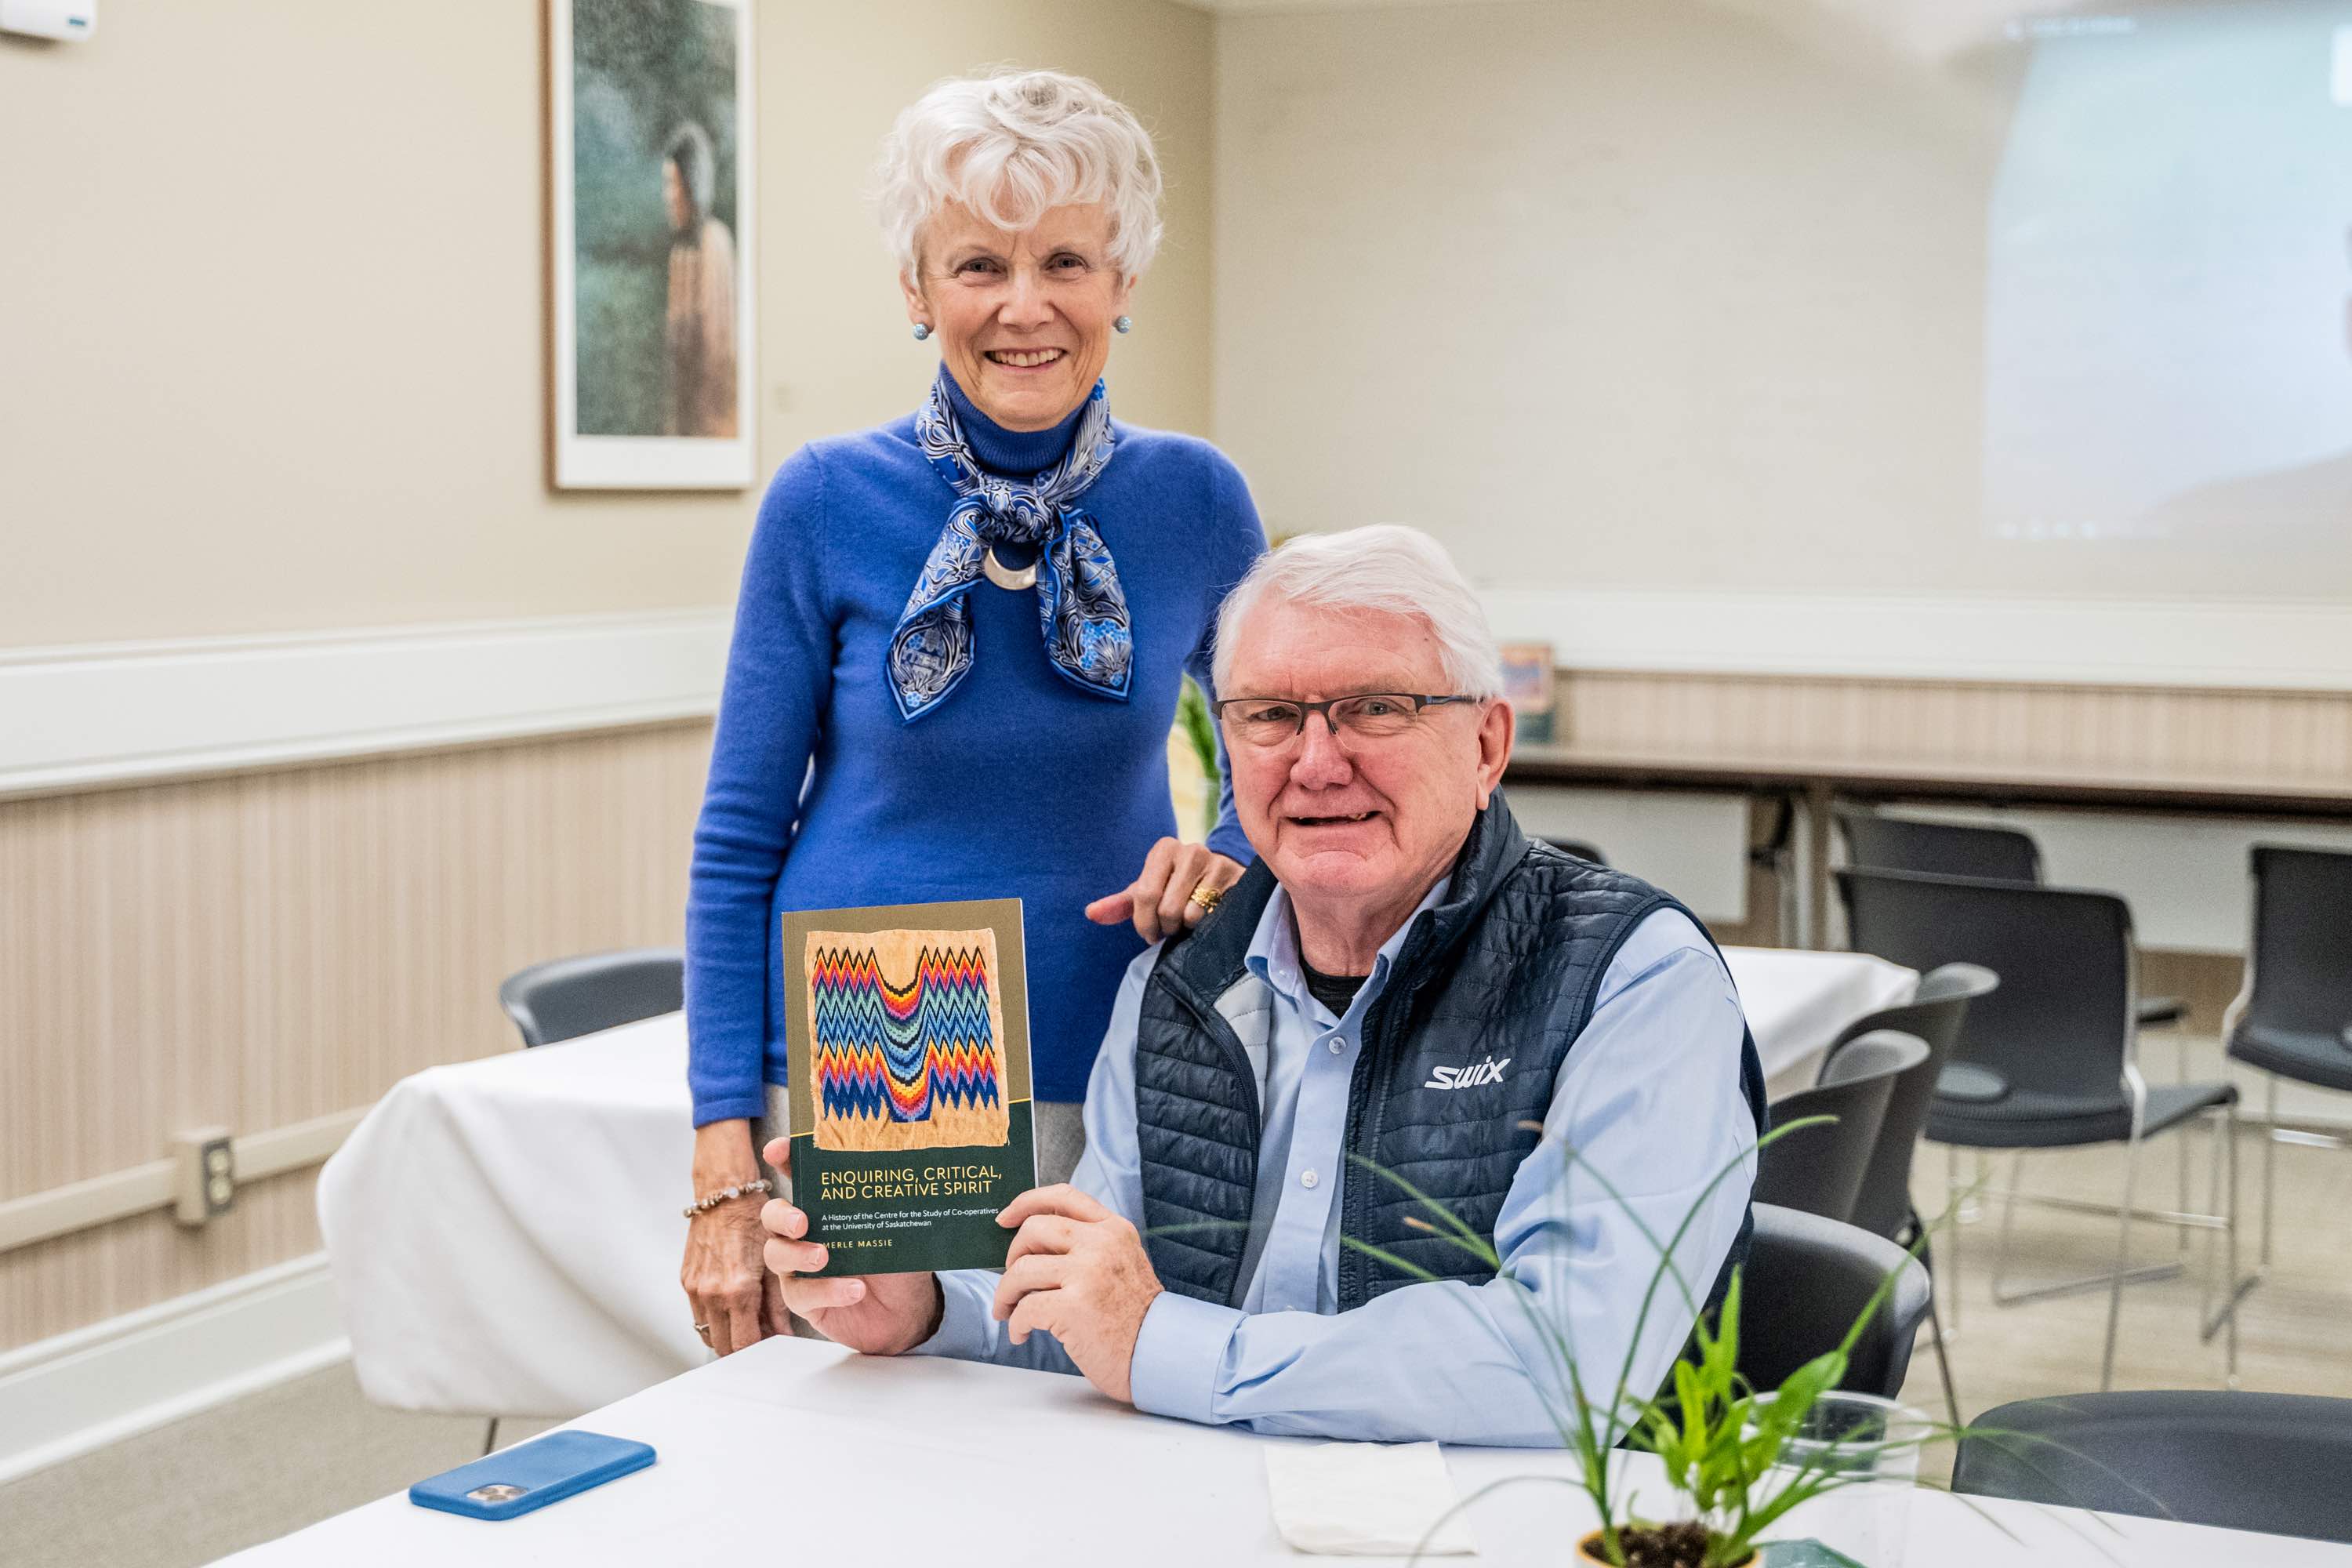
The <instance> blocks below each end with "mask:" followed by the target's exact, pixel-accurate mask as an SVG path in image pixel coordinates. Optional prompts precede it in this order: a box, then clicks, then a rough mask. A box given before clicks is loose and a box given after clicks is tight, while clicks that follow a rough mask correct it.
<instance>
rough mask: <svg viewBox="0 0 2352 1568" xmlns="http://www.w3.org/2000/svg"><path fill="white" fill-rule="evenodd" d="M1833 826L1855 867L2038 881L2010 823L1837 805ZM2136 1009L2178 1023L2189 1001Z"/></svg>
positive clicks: (2151, 1021) (2034, 860)
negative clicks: (1921, 818) (1924, 817)
mask: <svg viewBox="0 0 2352 1568" xmlns="http://www.w3.org/2000/svg"><path fill="white" fill-rule="evenodd" d="M1837 825H1838V830H1839V831H1840V832H1842V833H1843V834H1844V835H1845V853H1846V859H1847V861H1848V862H1849V863H1851V864H1853V865H1855V866H1864V867H1869V868H1873V869H1874V870H1881V871H1916V872H1919V873H1921V874H1922V875H1925V876H1929V877H1976V878H1979V879H1983V880H1985V881H1989V882H2036V883H2038V882H2040V881H2041V880H2042V848H2041V846H2039V845H2037V844H2035V843H2034V842H2033V840H2032V837H2030V836H2028V835H2026V834H2024V833H2021V832H2019V831H2018V830H2017V829H2016V828H2014V827H1979V826H1976V825H1974V824H1972V823H1958V822H1915V821H1913V820H1911V819H1910V818H1908V817H1901V816H1879V815H1878V814H1877V813H1876V812H1874V811H1869V810H1865V809H1864V808H1862V807H1860V806H1851V805H1842V806H1839V807H1838V808H1837ZM2138 1007H2139V1021H2140V1023H2141V1025H2142V1026H2156V1025H2159V1024H2178V1023H2179V1022H2180V1020H2181V1019H2183V1018H2185V1017H2187V1016H2189V1005H2188V1004H2187V1003H2186V1002H2183V1001H2182V1000H2181V999H2180V998H2179V997H2178V996H2143V997H2141V998H2140V999H2139V1002H2138ZM2181 1062H2182V1068H2181V1076H2182V1077H2183V1078H2186V1077H2188V1066H2187V1064H2188V1058H2187V1057H2186V1056H2185V1055H2184V1056H2183V1057H2182V1058H2181Z"/></svg>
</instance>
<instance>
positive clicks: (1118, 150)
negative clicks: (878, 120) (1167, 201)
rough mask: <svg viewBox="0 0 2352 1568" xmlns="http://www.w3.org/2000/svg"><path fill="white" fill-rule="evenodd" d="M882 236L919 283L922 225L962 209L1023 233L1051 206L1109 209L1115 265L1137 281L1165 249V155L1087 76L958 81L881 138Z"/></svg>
mask: <svg viewBox="0 0 2352 1568" xmlns="http://www.w3.org/2000/svg"><path fill="white" fill-rule="evenodd" d="M878 172H879V174H880V176H881V186H880V196H879V202H880V206H881V210H882V231H883V235H884V237H886V238H887V241H888V242H889V246H890V251H891V254H892V255H893V256H895V257H897V258H898V270H899V271H900V273H901V274H903V275H904V276H906V277H908V278H909V279H911V278H913V277H915V276H916V267H917V262H918V259H919V258H917V256H916V247H917V246H918V245H919V243H920V241H921V238H922V229H923V225H924V224H925V223H926V222H927V221H929V218H930V216H931V215H932V214H933V213H935V212H937V211H938V210H939V209H940V206H941V205H943V204H944V203H948V202H960V203H961V204H962V205H965V206H967V207H969V208H971V210H972V211H973V212H974V213H976V214H978V215H979V216H980V217H981V218H982V221H984V222H986V223H989V224H992V225H994V226H996V227H998V228H1002V229H1009V230H1011V231H1013V232H1014V233H1016V234H1017V233H1020V232H1021V231H1023V230H1024V229H1027V228H1029V227H1030V226H1033V225H1034V224H1035V223H1036V221H1037V220H1038V219H1039V218H1041V217H1043V216H1045V214H1046V212H1047V211H1048V210H1050V209H1051V208H1054V207H1058V206H1069V205H1078V204H1084V203H1091V202H1100V203H1101V204H1102V205H1104V206H1106V207H1108V208H1109V209H1110V233H1111V240H1110V245H1111V251H1110V260H1111V263H1112V265H1114V266H1116V267H1117V268H1118V269H1119V271H1120V272H1121V273H1122V274H1124V275H1125V276H1127V277H1129V278H1132V277H1134V276H1136V275H1137V274H1138V273H1140V272H1141V271H1142V270H1143V269H1144V268H1146V267H1148V266H1150V263H1151V258H1152V256H1153V255H1154V253H1156V252H1157V251H1158V250H1159V248H1160V160H1159V159H1158V158H1157V157H1155V156H1154V155H1153V153H1152V151H1151V136H1150V132H1146V131H1145V130H1144V129H1143V126H1142V123H1141V122H1140V121H1138V120H1137V119H1136V118H1135V116H1134V114H1132V113H1131V112H1129V110H1128V108H1127V106H1126V105H1125V104H1123V103H1121V102H1119V101H1118V100H1117V99H1115V98H1113V97H1111V96H1110V95H1109V94H1108V93H1107V92H1105V91H1103V89H1100V88H1098V87H1097V86H1096V85H1095V84H1094V83H1092V82H1090V81H1088V80H1087V79H1085V78H1084V77H1076V76H1065V75H1064V74H1062V73H1061V72H1060V71H1045V70H1030V71H1017V70H1010V69H1007V70H998V71H992V72H990V73H989V74H987V75H984V76H970V77H950V78H949V79H947V80H945V81H942V82H940V83H939V84H938V85H937V86H935V87H933V88H932V89H930V90H929V92H926V93H925V94H923V96H922V97H920V98H919V99H917V100H915V101H914V102H913V103H911V104H909V105H908V107H907V108H906V109H905V110H902V111H901V112H900V113H899V115H898V123H896V124H895V125H893V126H891V127H890V134H889V135H888V136H887V137H886V138H884V139H883V142H882V159H881V164H880V168H879V171H878Z"/></svg>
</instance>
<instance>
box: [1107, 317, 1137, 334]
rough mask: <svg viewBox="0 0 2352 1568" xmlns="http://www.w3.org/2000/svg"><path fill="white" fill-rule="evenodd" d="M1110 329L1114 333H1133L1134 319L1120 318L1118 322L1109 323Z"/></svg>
mask: <svg viewBox="0 0 2352 1568" xmlns="http://www.w3.org/2000/svg"><path fill="white" fill-rule="evenodd" d="M1111 329H1112V330H1113V331H1121V332H1131V331H1135V321H1134V318H1132V317H1129V316H1121V317H1120V318H1119V319H1118V321H1113V322H1112V323H1111Z"/></svg>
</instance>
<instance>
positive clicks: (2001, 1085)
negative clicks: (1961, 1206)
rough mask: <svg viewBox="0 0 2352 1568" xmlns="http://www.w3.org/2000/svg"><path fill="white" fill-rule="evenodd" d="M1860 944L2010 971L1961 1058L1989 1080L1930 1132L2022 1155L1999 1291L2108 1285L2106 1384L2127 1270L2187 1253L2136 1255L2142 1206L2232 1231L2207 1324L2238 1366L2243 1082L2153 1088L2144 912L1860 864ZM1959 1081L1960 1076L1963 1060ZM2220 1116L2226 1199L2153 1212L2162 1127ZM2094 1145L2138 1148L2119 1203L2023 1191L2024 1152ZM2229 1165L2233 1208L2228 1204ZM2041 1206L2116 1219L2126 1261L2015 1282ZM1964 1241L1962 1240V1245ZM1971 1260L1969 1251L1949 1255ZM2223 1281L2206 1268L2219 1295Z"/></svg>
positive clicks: (2139, 1275)
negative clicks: (2134, 925) (2148, 1180)
mask: <svg viewBox="0 0 2352 1568" xmlns="http://www.w3.org/2000/svg"><path fill="white" fill-rule="evenodd" d="M1838 887H1839V889H1840V891H1841V892H1842V893H1843V895H1844V898H1845V901H1846V913H1847V920H1848V923H1849V925H1850V927H1851V929H1852V931H1853V944H1854V946H1855V947H1856V948H1858V949H1860V950H1862V951H1863V952H1874V953H1876V954H1877V955H1878V956H1880V957H1882V958H1886V959H1891V960H1892V961H1894V962H1895V963H1903V964H1907V965H1909V966H1911V967H1912V968H1915V969H1919V970H1923V971H1925V970H1932V969H1935V968H1937V967H1938V966H1940V965H1942V964H1945V963H1975V964H1980V965H1982V966H1983V967H1985V968H1987V969H1990V970H1991V971H1992V972H1993V973H1996V974H1998V975H2000V987H1999V989H1997V990H1994V991H1992V992H1990V993H1988V994H1984V995H1982V996H1979V997H1978V998H1976V999H1975V1000H1973V1001H1972V1002H1971V1003H1970V1004H1969V1011H1968V1016H1967V1018H1966V1021H1965V1023H1964V1025H1963V1026H1962V1030H1961V1035H1960V1040H1959V1046H1958V1052H1957V1053H1956V1056H1957V1060H1956V1062H1955V1063H1954V1064H1953V1065H1955V1066H1960V1067H1966V1068H1971V1069H1973V1076H1974V1077H1975V1078H1976V1079H1977V1080H1978V1082H1977V1085H1976V1086H1974V1087H1972V1088H1971V1089H1970V1093H1971V1094H1972V1095H1974V1096H1976V1098H1970V1099H1962V1098H1960V1097H1959V1096H1957V1095H1955V1094H1951V1093H1947V1092H1944V1090H1943V1089H1942V1086H1941V1082H1940V1081H1939V1085H1938V1092H1937V1094H1936V1096H1935V1097H1934V1099H1933V1100H1931V1101H1930V1103H1929V1106H1928V1112H1927V1136H1928V1137H1930V1138H1933V1139H1935V1140H1936V1141H1937V1142H1939V1143H1952V1144H1958V1145H1959V1146H1960V1147H1962V1148H1972V1149H2007V1150H2010V1151H2011V1152H2013V1153H2014V1154H2015V1156H2016V1158H2015V1159H2014V1160H2013V1161H2012V1163H2011V1171H2010V1181H2009V1185H2008V1188H2007V1191H2006V1192H2005V1193H2003V1194H2000V1195H2001V1196H2002V1197H2003V1198H2004V1199H2005V1204H2004V1207H2003V1209H2002V1217H2001V1241H2000V1253H1999V1254H1998V1255H1997V1261H1996V1264H1995V1268H1994V1271H1993V1300H1995V1302H1997V1303H1998V1304H2000V1305H2001V1306H2005V1307H2006V1306H2015V1305H2017V1304H2019V1303H2020V1302H2023V1301H2029V1300H2038V1299H2041V1298H2043V1297H2047V1296H2053V1295H2063V1294H2068V1293H2072V1292H2074V1291H2077V1290H2083V1289H2099V1288H2105V1289H2106V1290H2107V1291H2108V1302H2107V1338H2106V1351H2105V1356H2104V1357H2103V1358H2102V1360H2101V1363H2100V1373H2099V1382H2100V1386H2101V1387H2103V1388H2104V1387H2105V1386H2107V1385H2108V1384H2111V1383H2112V1382H2113V1381H2114V1377H2115V1361H2116V1328H2117V1325H2118V1321H2119V1320H2120V1317H2121V1314H2122V1310H2123V1286H2124V1282H2125V1280H2126V1279H2154V1278H2165V1277H2169V1276H2171V1275H2174V1274H2178V1273H2179V1271H2180V1265H2179V1264H2178V1263H2171V1264H2165V1265H2161V1266H2158V1267H2155V1268H2137V1269H2136V1268H2132V1267H2131V1222H2132V1220H2133V1219H2134V1218H2135V1217H2138V1218H2147V1219H2153V1220H2158V1221H2160V1222H2162V1223H2165V1224H2169V1225H2175V1226H2199V1227H2202V1228H2208V1229H2215V1230H2219V1231H2221V1232H2222V1234H2223V1236H2224V1237H2225V1238H2226V1243H2227V1247H2228V1252H2229V1258H2228V1269H2229V1275H2228V1284H2227V1287H2226V1299H2225V1300H2224V1301H2223V1302H2222V1304H2221V1308H2220V1310H2218V1311H2216V1312H2213V1313H2212V1314H2211V1315H2210V1316H2209V1317H2207V1318H2206V1319H2205V1321H2204V1322H2203V1323H2202V1325H2201V1327H2202V1331H2203V1333H2204V1336H2205V1337H2206V1338H2209V1339H2210V1337H2212V1335H2213V1334H2214V1333H2216V1332H2218V1331H2220V1329H2221V1327H2222V1326H2223V1325H2224V1324H2226V1325H2227V1326H2228V1329H2229V1341H2228V1360H2229V1369H2230V1375H2231V1376H2232V1377H2235V1376H2236V1375H2237V1363H2238V1331H2237V1321H2238V1320H2237V1310H2236V1308H2237V1300H2238V1298H2239V1297H2240V1296H2241V1295H2242V1294H2243V1292H2244V1289H2245V1284H2246V1282H2245V1281H2242V1280H2241V1279H2239V1277H2238V1269H2237V1244H2238V1233H2237V1225H2236V1215H2237V1209H2238V1183H2237V1141H2236V1138H2235V1136H2234V1134H2235V1131H2236V1127H2237V1118H2236V1109H2235V1108H2236V1105H2237V1100H2238V1092H2237V1089H2236V1088H2235V1087H2234V1086H2233V1085H2231V1084H2228V1083H2184V1084H2164V1085H2158V1086H2156V1087H2153V1088H2151V1087H2150V1086H2149V1085H2148V1083H2147V1080H2146V1079H2144V1078H2143V1077H2141V1075H2140V1071H2139V1067H2138V1063H2137V1050H2138V1024H2137V1015H2136V1013H2135V1011H2134V1008H2133V1006H2132V997H2133V989H2134V977H2135V963H2134V950H2133V947H2132V932H2131V911H2130V910H2128V909H2126V907H2125V906H2124V901H2123V900H2121V899H2118V898H2116V897H2115V896H2114V895H2112V894H2109V893H2094V892H2078V891H2075V890H2073V889H2060V888H2042V887H2036V886H2033V885H2032V884H2030V883H2021V882H1992V881H1978V880H1974V879H1969V878H1963V877H1927V876H1916V875H1909V874H1906V873H1903V872H1896V871H1870V870H1860V869H1854V868H1847V869H1845V870H1842V871H1840V872H1839V873H1838ZM1943 1076H1944V1077H1946V1078H1948V1077H1949V1076H1950V1069H1949V1068H1947V1070H1946V1074H1945V1075H1943ZM2200 1118H2205V1119H2207V1120H2208V1121H2209V1124H2210V1128H2211V1131H2212V1134H2213V1165H2212V1172H2213V1175H2212V1180H2213V1203H2214V1212H2210V1213H2205V1214H2190V1213H2189V1212H2187V1211H2186V1210H2185V1209H2182V1210H2175V1211H2169V1212H2157V1213H2147V1212H2145V1211H2140V1210H2137V1209H2135V1208H2134V1207H2133V1200H2134V1198H2135V1197H2136V1196H2137V1179H2138V1173H2139V1152H2140V1145H2141V1144H2142V1143H2143V1142H2145V1141H2146V1140H2147V1139H2149V1138H2152V1137H2155V1136H2157V1135H2158V1134H2159V1133H2163V1132H2168V1131H2173V1130H2174V1129H2176V1128H2179V1127H2183V1126H2186V1125H2188V1124H2189V1122H2190V1121H2196V1120H2198V1119H2200ZM2095 1143H2122V1144H2123V1145H2124V1146H2125V1154H2124V1180H2123V1192H2122V1194H2121V1197H2120V1199H2119V1201H2118V1202H2117V1204H2116V1205H2114V1206H2113V1207H2109V1206H2106V1205H2097V1204H2088V1203H2084V1202H2081V1201H2079V1200H2076V1199H2073V1198H2053V1197H2040V1196H2035V1195H2032V1194H2024V1193H2021V1192H2020V1191H2019V1190H2018V1181H2019V1175H2020V1171H2021V1166H2022V1163H2023V1153H2024V1151H2026V1150H2029V1149H2068V1148H2077V1147H2082V1146H2084V1145H2089V1144H2095ZM2224 1166H2227V1167H2228V1170H2229V1173H2230V1198H2229V1206H2228V1208H2227V1209H2226V1210H2222V1209H2221V1205H2220V1199H2221V1190H2220V1188H2221V1173H2222V1170H2223V1168H2224ZM2019 1202H2030V1203H2038V1204H2042V1205H2050V1206H2054V1207H2058V1208H2065V1209H2073V1210H2075V1211H2078V1212H2090V1213H2095V1214H2113V1215H2116V1217H2117V1222H2118V1223H2117V1236H2116V1267H2115V1268H2114V1269H2113V1271H2111V1272H2107V1273H2102V1274H2096V1275H2093V1276H2090V1277H2088V1278H2085V1279H2071V1280H2066V1281H2064V1282H2063V1283H2060V1284H2056V1285H2048V1286H2042V1287H2040V1288H2038V1289H2030V1290H2017V1291H2010V1290H2006V1289H2004V1288H2003V1286H2002V1284H2001V1268H2002V1267H2003V1266H2004V1265H2005V1263H2006V1260H2007V1253H2008V1241H2009V1234H2010V1222H2011V1215H2012V1214H2013V1211H2014V1208H2015V1205H2016V1204H2018V1203H2019ZM1951 1250H1952V1251H1953V1252H1954V1253H1957V1250H1958V1248H1957V1247H1954V1248H1952V1249H1951ZM1948 1266H1949V1267H1951V1268H1955V1269H1956V1268H1957V1267H1958V1259H1957V1258H1956V1257H1953V1258H1948ZM2212 1284H2213V1281H2212V1279H2211V1278H2210V1270H2209V1276H2208V1279H2207V1294H2208V1306H2209V1307H2210V1295H2211V1290H2212Z"/></svg>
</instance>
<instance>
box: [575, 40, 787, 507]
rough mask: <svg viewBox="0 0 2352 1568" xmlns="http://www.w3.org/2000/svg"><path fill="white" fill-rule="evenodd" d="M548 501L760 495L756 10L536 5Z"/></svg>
mask: <svg viewBox="0 0 2352 1568" xmlns="http://www.w3.org/2000/svg"><path fill="white" fill-rule="evenodd" d="M547 40H548V47H547V109H548V268H547V274H548V321H549V331H548V342H549V365H548V382H549V397H548V409H549V440H548V447H549V451H548V470H549V474H548V477H549V483H550V484H551V486H552V487H553V488H555V489H745V488H747V487H749V486H750V485H751V484H752V483H753V481H754V479H755V478H756V477H757V476H756V472H755V468H756V457H757V454H756V452H755V449H754V448H755V445H756V441H757V432H756V428H755V418H754V416H755V414H756V411H757V407H758V398H757V395H756V388H757V385H758V374H757V371H758V366H757V359H756V352H755V343H756V334H755V331H754V324H755V321H756V316H757V312H756V310H755V300H754V293H755V289H754V281H753V280H754V279H755V278H756V277H757V271H756V268H755V267H754V265H753V262H754V236H755V233H756V230H757V225H756V223H755V221H754V209H753V192H754V189H755V184H754V173H755V170H754V157H755V152H756V142H755V139H754V136H753V125H754V119H753V105H752V100H753V84H754V82H755V80H756V78H755V76H754V67H755V57H754V54H753V49H752V33H751V3H750V0H547Z"/></svg>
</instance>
